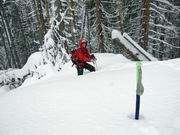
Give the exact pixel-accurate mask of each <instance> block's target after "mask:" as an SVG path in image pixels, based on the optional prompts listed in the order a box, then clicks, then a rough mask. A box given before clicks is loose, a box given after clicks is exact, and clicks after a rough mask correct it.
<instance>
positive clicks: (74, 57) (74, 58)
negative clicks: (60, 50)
mask: <svg viewBox="0 0 180 135" xmlns="http://www.w3.org/2000/svg"><path fill="white" fill-rule="evenodd" d="M71 61H72V63H73V65H74V64H77V62H78V57H77V50H76V49H74V50H72V51H71Z"/></svg>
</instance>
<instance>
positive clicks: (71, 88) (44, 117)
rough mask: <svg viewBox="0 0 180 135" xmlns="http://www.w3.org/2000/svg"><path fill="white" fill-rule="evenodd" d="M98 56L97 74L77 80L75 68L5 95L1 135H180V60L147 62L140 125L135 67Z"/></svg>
mask: <svg viewBox="0 0 180 135" xmlns="http://www.w3.org/2000/svg"><path fill="white" fill-rule="evenodd" d="M95 56H96V57H97V59H98V61H97V64H98V71H96V72H94V73H89V72H88V71H85V75H83V76H77V75H76V69H75V67H72V63H71V62H69V63H67V64H65V65H64V66H63V68H62V70H61V71H60V72H59V73H57V72H56V73H54V74H53V71H51V73H52V74H51V75H49V76H47V77H44V78H42V79H40V80H34V82H33V80H29V81H28V80H27V81H26V82H25V83H24V84H23V85H22V86H21V87H19V88H17V89H14V90H11V91H8V92H5V91H4V92H3V93H0V109H1V110H0V135H179V134H180V128H179V127H180V83H179V82H180V59H175V60H169V61H164V62H158V61H156V62H142V71H143V75H142V76H143V84H144V87H145V92H144V95H142V97H141V111H140V114H141V115H140V120H139V121H137V120H134V110H135V95H136V93H135V92H136V66H135V65H136V64H135V62H131V61H129V60H127V59H126V58H124V57H123V56H122V55H115V54H95ZM42 70H44V69H42ZM49 70H50V68H49ZM29 82H31V83H30V84H29ZM32 82H33V83H32ZM2 89H3V88H1V90H2Z"/></svg>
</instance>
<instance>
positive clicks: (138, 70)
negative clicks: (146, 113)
mask: <svg viewBox="0 0 180 135" xmlns="http://www.w3.org/2000/svg"><path fill="white" fill-rule="evenodd" d="M141 66H142V64H141V62H137V63H136V80H137V88H136V110H135V120H139V112H140V96H141V95H143V93H144V87H143V85H142V69H141Z"/></svg>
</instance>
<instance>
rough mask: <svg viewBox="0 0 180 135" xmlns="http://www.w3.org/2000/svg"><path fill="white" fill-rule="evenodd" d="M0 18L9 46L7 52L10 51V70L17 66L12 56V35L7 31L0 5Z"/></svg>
mask: <svg viewBox="0 0 180 135" xmlns="http://www.w3.org/2000/svg"><path fill="white" fill-rule="evenodd" d="M0 8H1V10H0V16H1V19H2V25H3V27H4V30H5V34H6V37H7V41H8V44H9V50H10V56H11V59H12V63H11V67H12V68H15V67H17V64H16V60H15V56H14V55H13V46H14V45H13V41H12V35H11V32H10V30H9V25H8V24H7V21H6V19H5V16H4V15H5V14H4V8H3V5H2V4H1V5H0Z"/></svg>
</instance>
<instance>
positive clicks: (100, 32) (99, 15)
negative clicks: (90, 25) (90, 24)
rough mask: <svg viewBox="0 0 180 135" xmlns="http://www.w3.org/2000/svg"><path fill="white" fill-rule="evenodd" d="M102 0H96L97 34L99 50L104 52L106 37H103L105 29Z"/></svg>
mask: <svg viewBox="0 0 180 135" xmlns="http://www.w3.org/2000/svg"><path fill="white" fill-rule="evenodd" d="M101 4H102V3H101V0H96V19H97V21H96V24H97V26H96V30H97V36H98V43H99V47H98V51H99V52H100V53H104V52H105V50H104V38H103V29H102V10H101Z"/></svg>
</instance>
